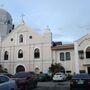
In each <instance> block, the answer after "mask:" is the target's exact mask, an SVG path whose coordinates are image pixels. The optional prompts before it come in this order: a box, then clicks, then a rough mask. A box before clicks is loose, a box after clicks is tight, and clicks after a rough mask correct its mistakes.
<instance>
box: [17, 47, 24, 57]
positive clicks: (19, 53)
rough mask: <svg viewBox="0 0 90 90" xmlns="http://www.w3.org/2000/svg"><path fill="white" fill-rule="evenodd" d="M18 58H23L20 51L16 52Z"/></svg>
mask: <svg viewBox="0 0 90 90" xmlns="http://www.w3.org/2000/svg"><path fill="white" fill-rule="evenodd" d="M18 58H23V51H22V50H21V49H20V50H19V51H18Z"/></svg>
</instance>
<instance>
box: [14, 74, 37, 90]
mask: <svg viewBox="0 0 90 90" xmlns="http://www.w3.org/2000/svg"><path fill="white" fill-rule="evenodd" d="M13 77H14V80H16V83H17V86H18V88H20V89H23V90H25V89H31V88H36V87H37V76H36V74H35V73H34V72H18V73H16V74H15V75H14V76H13Z"/></svg>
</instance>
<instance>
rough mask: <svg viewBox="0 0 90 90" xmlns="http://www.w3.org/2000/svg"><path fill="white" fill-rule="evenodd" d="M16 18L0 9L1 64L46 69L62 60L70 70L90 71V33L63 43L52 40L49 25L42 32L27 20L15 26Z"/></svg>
mask: <svg viewBox="0 0 90 90" xmlns="http://www.w3.org/2000/svg"><path fill="white" fill-rule="evenodd" d="M12 20H13V19H12V17H11V15H10V14H9V13H8V12H7V11H6V10H4V9H0V64H1V65H2V66H3V67H4V68H6V69H7V70H8V72H9V73H11V74H14V73H16V72H19V71H35V72H37V73H38V72H41V71H42V72H44V73H45V72H47V71H48V68H49V67H50V65H51V64H53V63H61V65H62V66H63V67H64V68H65V72H66V73H71V74H74V73H83V72H87V73H90V34H87V35H85V36H83V37H81V38H80V39H78V40H76V41H74V42H73V44H63V43H62V42H54V41H52V32H51V31H50V28H49V27H47V28H46V29H45V30H44V33H43V34H39V33H37V32H35V30H34V29H33V28H31V27H29V26H28V25H27V24H26V23H25V22H24V21H22V22H21V23H20V24H19V25H18V26H17V27H15V26H14V25H13V24H12Z"/></svg>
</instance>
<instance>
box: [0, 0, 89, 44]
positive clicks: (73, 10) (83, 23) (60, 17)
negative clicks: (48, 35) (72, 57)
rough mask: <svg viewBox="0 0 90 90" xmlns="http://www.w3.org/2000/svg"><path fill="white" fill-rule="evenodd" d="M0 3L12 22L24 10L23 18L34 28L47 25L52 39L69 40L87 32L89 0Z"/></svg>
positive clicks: (16, 21) (5, 0)
mask: <svg viewBox="0 0 90 90" xmlns="http://www.w3.org/2000/svg"><path fill="white" fill-rule="evenodd" d="M0 6H1V8H3V9H5V10H7V11H8V12H9V13H10V14H11V16H12V18H13V23H14V24H15V25H18V24H19V23H20V22H21V17H20V16H21V15H22V14H24V15H25V16H24V20H25V22H26V23H27V24H28V25H29V26H30V27H32V28H35V29H36V30H37V31H38V32H43V31H44V29H45V27H46V26H49V27H50V29H51V32H52V35H53V40H54V41H62V42H64V43H72V42H73V41H75V40H77V39H79V38H81V37H82V36H84V35H85V34H87V33H89V32H90V0H0ZM2 6H3V7H2Z"/></svg>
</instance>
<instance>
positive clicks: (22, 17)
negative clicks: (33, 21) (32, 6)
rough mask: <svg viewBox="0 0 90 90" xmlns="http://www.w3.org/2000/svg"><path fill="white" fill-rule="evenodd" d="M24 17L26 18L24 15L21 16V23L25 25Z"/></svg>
mask: <svg viewBox="0 0 90 90" xmlns="http://www.w3.org/2000/svg"><path fill="white" fill-rule="evenodd" d="M24 16H25V15H24V14H22V15H21V21H22V22H23V23H24V19H23V17H24Z"/></svg>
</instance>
